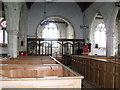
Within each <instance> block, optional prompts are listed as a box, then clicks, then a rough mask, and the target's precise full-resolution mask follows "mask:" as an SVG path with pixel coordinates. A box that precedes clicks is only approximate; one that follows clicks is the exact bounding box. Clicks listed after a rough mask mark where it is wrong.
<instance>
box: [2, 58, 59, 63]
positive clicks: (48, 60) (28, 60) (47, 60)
mask: <svg viewBox="0 0 120 90" xmlns="http://www.w3.org/2000/svg"><path fill="white" fill-rule="evenodd" d="M56 63H57V62H55V61H54V60H53V59H51V58H50V57H48V56H35V57H34V56H22V57H18V58H8V59H5V60H2V61H0V64H31V65H32V64H56Z"/></svg>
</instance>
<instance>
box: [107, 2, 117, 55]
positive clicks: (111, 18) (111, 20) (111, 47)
mask: <svg viewBox="0 0 120 90" xmlns="http://www.w3.org/2000/svg"><path fill="white" fill-rule="evenodd" d="M111 7H112V9H111V10H109V14H108V15H107V16H106V18H105V25H106V36H107V41H106V55H107V56H108V57H109V56H114V55H115V46H116V45H115V40H114V34H115V22H116V16H117V8H115V6H114V4H113V6H111Z"/></svg>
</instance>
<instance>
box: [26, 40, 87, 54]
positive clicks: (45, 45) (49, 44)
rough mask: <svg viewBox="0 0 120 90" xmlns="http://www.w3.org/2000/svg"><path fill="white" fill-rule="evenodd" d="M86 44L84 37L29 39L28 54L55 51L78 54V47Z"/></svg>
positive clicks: (52, 52) (51, 52)
mask: <svg viewBox="0 0 120 90" xmlns="http://www.w3.org/2000/svg"><path fill="white" fill-rule="evenodd" d="M83 45H85V40H84V39H43V38H28V39H27V55H45V56H48V55H51V56H52V55H53V54H54V53H55V52H57V53H59V54H60V55H61V56H62V55H63V54H74V55H75V54H76V51H77V50H78V49H81V48H82V46H83Z"/></svg>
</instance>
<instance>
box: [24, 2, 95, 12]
mask: <svg viewBox="0 0 120 90" xmlns="http://www.w3.org/2000/svg"><path fill="white" fill-rule="evenodd" d="M33 3H34V2H26V5H27V7H28V9H30V8H31V6H32V4H33ZM76 3H77V4H78V5H79V7H80V8H81V10H82V12H84V11H85V10H86V9H87V8H88V7H89V6H90V5H91V4H92V3H93V2H76Z"/></svg>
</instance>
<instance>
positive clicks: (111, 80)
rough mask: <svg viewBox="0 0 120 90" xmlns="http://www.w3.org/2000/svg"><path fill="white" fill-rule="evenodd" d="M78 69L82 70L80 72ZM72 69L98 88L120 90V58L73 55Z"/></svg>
mask: <svg viewBox="0 0 120 90" xmlns="http://www.w3.org/2000/svg"><path fill="white" fill-rule="evenodd" d="M75 62H77V63H75ZM78 68H79V69H82V70H81V71H78ZM83 68H84V69H83ZM72 69H74V70H75V71H77V72H78V73H80V74H82V75H84V76H85V79H86V80H87V81H88V82H89V83H91V84H92V85H94V86H95V87H97V88H119V89H120V85H119V83H120V59H119V57H117V58H116V57H95V56H79V55H73V56H72Z"/></svg>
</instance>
